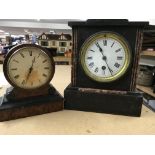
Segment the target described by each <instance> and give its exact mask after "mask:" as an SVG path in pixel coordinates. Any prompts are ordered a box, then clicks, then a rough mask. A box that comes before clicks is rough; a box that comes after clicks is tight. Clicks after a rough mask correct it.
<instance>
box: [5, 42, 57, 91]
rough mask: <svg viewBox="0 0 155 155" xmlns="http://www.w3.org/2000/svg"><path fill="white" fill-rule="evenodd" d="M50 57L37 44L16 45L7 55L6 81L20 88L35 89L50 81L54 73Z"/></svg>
mask: <svg viewBox="0 0 155 155" xmlns="http://www.w3.org/2000/svg"><path fill="white" fill-rule="evenodd" d="M53 63H54V62H53V61H52V58H51V57H50V56H49V55H48V54H47V53H46V52H45V51H44V50H43V49H41V48H39V46H38V47H37V46H33V45H26V46H23V45H22V46H21V47H20V46H18V47H17V48H16V50H14V52H13V53H12V54H11V55H10V56H8V59H7V62H6V63H5V64H6V66H5V68H6V69H5V70H6V71H5V72H6V76H7V79H8V81H9V82H10V83H11V84H13V85H14V86H16V87H19V88H22V89H30V90H31V89H37V88H40V87H42V86H44V85H46V84H47V83H49V82H50V80H51V79H52V77H53V75H54V64H53Z"/></svg>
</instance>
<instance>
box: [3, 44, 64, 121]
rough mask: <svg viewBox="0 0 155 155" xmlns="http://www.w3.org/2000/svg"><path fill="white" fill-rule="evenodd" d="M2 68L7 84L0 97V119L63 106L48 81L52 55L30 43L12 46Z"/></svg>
mask: <svg viewBox="0 0 155 155" xmlns="http://www.w3.org/2000/svg"><path fill="white" fill-rule="evenodd" d="M3 72H4V75H5V78H6V80H7V81H8V82H9V83H10V85H11V87H10V88H8V89H7V91H6V94H5V95H4V96H3V97H1V105H0V121H6V120H10V119H16V118H21V117H27V116H32V115H37V114H43V113H47V112H52V111H58V110H61V109H63V98H62V96H61V95H60V94H59V93H58V92H57V90H56V89H55V88H54V87H53V86H52V85H51V84H50V81H51V80H52V78H53V76H54V73H55V63H54V60H53V57H52V55H51V54H50V53H49V52H48V51H47V50H46V49H44V48H42V47H41V46H38V45H34V44H22V45H17V46H15V47H13V48H12V49H11V50H10V51H9V53H8V54H7V55H6V58H5V60H4V64H3Z"/></svg>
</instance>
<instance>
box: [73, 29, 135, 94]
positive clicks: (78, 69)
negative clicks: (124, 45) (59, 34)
mask: <svg viewBox="0 0 155 155" xmlns="http://www.w3.org/2000/svg"><path fill="white" fill-rule="evenodd" d="M101 31H109V32H114V33H118V34H120V35H121V36H123V37H124V38H125V39H126V41H127V42H128V44H129V46H130V49H131V52H132V53H131V54H132V58H131V59H132V60H131V64H130V66H129V68H128V70H127V72H126V73H125V74H124V75H123V76H122V77H121V78H120V79H118V80H116V81H113V82H110V83H100V82H96V81H93V80H92V79H90V78H89V77H88V76H87V75H86V74H85V73H84V70H83V68H82V66H81V63H80V49H81V46H82V45H83V43H84V42H85V40H86V39H88V38H89V37H90V36H91V35H93V34H94V33H98V32H101ZM136 35H137V27H127V26H121V27H119V26H111V27H109V26H108V27H106V26H104V27H103V26H102V27H101V26H100V27H85V26H80V27H73V59H72V60H73V61H72V65H73V68H72V86H75V87H84V88H99V89H107V90H108V89H109V90H124V91H130V90H131V85H132V83H133V80H135V78H136V77H135V76H133V73H135V65H134V62H135V57H136V54H137V53H136V52H137V51H136V50H135V47H136V44H137V42H136ZM133 78H134V79H133Z"/></svg>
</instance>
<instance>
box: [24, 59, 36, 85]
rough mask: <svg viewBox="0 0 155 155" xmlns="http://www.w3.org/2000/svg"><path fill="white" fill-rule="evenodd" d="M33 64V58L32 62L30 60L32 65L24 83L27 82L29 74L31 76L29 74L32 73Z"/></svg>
mask: <svg viewBox="0 0 155 155" xmlns="http://www.w3.org/2000/svg"><path fill="white" fill-rule="evenodd" d="M34 62H35V57H34V58H33V60H32V65H31V67H30V68H29V72H28V74H27V77H26V82H27V80H28V79H29V77H30V74H31V72H32V70H33V64H34Z"/></svg>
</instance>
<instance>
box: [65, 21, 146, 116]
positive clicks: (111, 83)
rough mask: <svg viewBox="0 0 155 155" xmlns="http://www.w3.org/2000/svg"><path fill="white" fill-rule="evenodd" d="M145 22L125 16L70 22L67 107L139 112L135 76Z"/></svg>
mask: <svg viewBox="0 0 155 155" xmlns="http://www.w3.org/2000/svg"><path fill="white" fill-rule="evenodd" d="M147 25H148V22H129V21H128V20H125V19H120V20H119V19H116V20H110V19H109V20H108V19H106V20H102V19H101V20H93V19H92V20H87V21H82V22H77V21H76V22H69V26H71V27H72V31H73V57H72V78H71V84H70V85H69V86H68V87H67V88H66V89H65V92H64V97H65V108H66V109H72V110H83V111H94V112H104V113H112V114H121V115H131V116H140V113H141V107H142V95H141V93H138V92H137V91H136V76H137V67H138V60H139V54H140V51H141V46H142V37H143V28H144V27H145V26H147Z"/></svg>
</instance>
